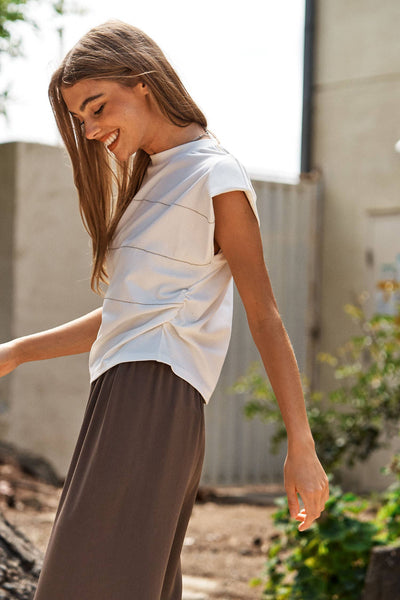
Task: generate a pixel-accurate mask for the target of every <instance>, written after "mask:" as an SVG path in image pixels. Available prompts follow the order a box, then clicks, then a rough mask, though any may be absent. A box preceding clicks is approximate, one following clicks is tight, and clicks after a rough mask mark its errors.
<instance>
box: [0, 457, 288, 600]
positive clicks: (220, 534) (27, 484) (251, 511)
mask: <svg viewBox="0 0 400 600" xmlns="http://www.w3.org/2000/svg"><path fill="white" fill-rule="evenodd" d="M60 493H61V490H60V489H59V488H54V487H53V486H50V485H47V484H44V483H41V482H39V481H38V480H36V479H34V478H33V477H30V476H28V475H25V474H23V473H22V472H21V471H20V470H19V469H18V468H17V467H15V466H13V465H7V464H6V465H0V510H1V511H2V512H3V514H4V516H5V517H6V519H7V520H8V521H10V522H11V523H12V524H14V525H15V526H17V527H18V528H19V529H20V530H21V531H22V532H23V533H24V534H25V535H26V537H28V538H29V539H30V540H31V541H32V542H33V543H34V544H35V545H36V546H37V547H39V548H40V549H41V550H42V551H43V552H44V550H45V548H46V545H47V540H48V537H49V534H50V530H51V526H52V523H53V519H54V515H55V511H56V508H57V505H58V500H59V497H60ZM279 493H282V489H280V488H278V487H268V488H267V487H260V486H259V487H248V488H216V489H214V488H213V489H212V490H211V489H204V488H201V490H200V493H199V501H198V502H197V503H196V505H195V507H194V510H193V514H192V519H191V522H190V524H189V529H188V532H187V536H186V539H185V544H184V548H183V553H182V568H183V573H184V575H185V576H189V579H190V578H191V577H194V578H197V577H202V578H207V579H208V580H209V583H210V588H209V589H208V590H207V596H208V597H209V598H219V599H224V600H255V599H258V600H259V599H260V597H261V590H260V588H251V587H250V586H249V580H250V579H252V578H254V577H258V576H260V574H261V573H262V571H263V567H264V563H265V554H266V550H267V548H268V545H269V541H270V538H271V536H272V535H274V533H276V532H275V531H274V528H273V524H272V519H271V515H272V513H273V512H274V510H275V507H274V505H273V498H274V497H275V496H276V495H277V494H279Z"/></svg>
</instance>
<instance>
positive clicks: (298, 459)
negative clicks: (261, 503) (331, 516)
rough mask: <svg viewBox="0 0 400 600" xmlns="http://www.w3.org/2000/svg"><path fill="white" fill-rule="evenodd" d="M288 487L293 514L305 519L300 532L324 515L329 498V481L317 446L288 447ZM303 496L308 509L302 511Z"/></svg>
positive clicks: (302, 520) (290, 508)
mask: <svg viewBox="0 0 400 600" xmlns="http://www.w3.org/2000/svg"><path fill="white" fill-rule="evenodd" d="M284 478H285V489H286V494H287V498H288V503H289V510H290V515H291V517H292V518H293V519H296V520H297V521H301V522H300V525H299V531H304V530H306V529H308V528H309V527H310V526H311V525H312V523H313V522H314V521H315V519H318V517H319V516H320V515H321V512H322V511H323V510H324V508H325V503H326V501H327V500H328V498H329V482H328V478H327V476H326V474H325V471H324V469H323V468H322V466H321V463H320V462H319V460H318V456H317V454H316V452H315V450H314V449H307V450H294V449H290V448H289V450H288V453H287V457H286V461H285V468H284ZM298 494H299V495H300V497H301V499H302V501H303V504H304V508H303V509H302V510H300V505H299V498H298Z"/></svg>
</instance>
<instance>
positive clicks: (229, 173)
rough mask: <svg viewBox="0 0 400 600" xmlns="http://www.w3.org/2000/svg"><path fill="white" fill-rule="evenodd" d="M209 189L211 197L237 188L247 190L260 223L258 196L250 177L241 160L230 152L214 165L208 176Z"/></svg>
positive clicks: (246, 192) (250, 202)
mask: <svg viewBox="0 0 400 600" xmlns="http://www.w3.org/2000/svg"><path fill="white" fill-rule="evenodd" d="M208 189H209V193H210V196H211V198H213V197H214V196H218V194H224V193H226V192H234V191H235V190H241V191H243V192H245V194H246V196H247V200H248V201H249V204H250V206H251V208H252V209H253V212H254V214H255V216H256V219H257V221H258V224H259V225H260V218H259V216H258V211H257V204H256V199H257V197H256V193H255V191H254V188H253V186H252V184H251V180H250V177H249V176H248V174H247V173H246V170H245V169H244V167H243V166H242V165H241V164H240V162H239V161H238V160H237V159H236V158H234V157H233V156H232V155H230V154H228V155H227V156H225V157H223V158H222V159H221V160H219V161H218V162H217V163H216V164H214V165H213V167H212V169H211V171H210V173H209V177H208Z"/></svg>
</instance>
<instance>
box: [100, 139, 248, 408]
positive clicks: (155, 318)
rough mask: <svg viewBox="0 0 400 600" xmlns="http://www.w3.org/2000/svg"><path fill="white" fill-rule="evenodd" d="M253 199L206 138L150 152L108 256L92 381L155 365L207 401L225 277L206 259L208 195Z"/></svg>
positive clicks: (215, 369)
mask: <svg viewBox="0 0 400 600" xmlns="http://www.w3.org/2000/svg"><path fill="white" fill-rule="evenodd" d="M233 190H243V191H245V192H246V195H247V198H248V200H249V203H250V205H251V207H252V208H253V210H254V212H255V214H256V216H257V219H258V215H257V209H256V196H255V192H254V190H253V187H252V185H251V182H250V179H249V177H248V175H247V174H246V172H245V170H244V169H243V167H242V166H241V165H240V164H239V162H238V161H237V160H236V159H235V158H234V157H233V156H232V155H230V154H229V153H228V152H227V151H226V150H225V149H223V148H222V147H221V146H219V145H218V144H217V143H216V141H215V140H214V139H209V138H206V139H201V140H197V141H193V142H189V143H186V144H182V145H180V146H175V147H174V148H170V149H169V150H165V151H164V152H159V153H158V154H153V155H152V156H151V163H150V165H149V167H148V170H147V173H146V176H145V178H144V181H143V184H142V186H141V188H140V190H139V191H138V193H137V194H136V195H135V196H134V198H133V199H132V202H131V203H130V205H129V206H128V208H127V209H126V211H125V213H124V214H123V216H122V218H121V220H120V222H119V224H118V227H117V230H116V233H115V236H114V239H113V241H112V244H111V247H110V249H109V252H108V255H107V271H108V275H109V279H110V284H109V287H108V290H107V294H106V296H105V299H104V304H103V313H102V323H101V327H100V329H99V333H98V336H97V339H96V341H95V342H94V344H93V346H92V350H91V352H90V357H89V368H90V376H91V381H93V380H95V379H96V378H97V377H99V375H101V374H102V373H103V372H104V371H106V370H107V369H109V368H110V367H113V366H114V365H116V364H118V363H121V362H130V361H138V360H157V361H160V362H163V363H167V364H168V365H170V366H171V368H172V370H173V371H174V372H175V373H176V374H177V375H179V376H180V377H182V378H183V379H185V380H186V381H188V382H189V383H190V384H191V385H192V386H193V387H195V388H196V389H197V390H198V391H199V392H200V393H201V395H202V396H203V398H204V400H205V401H206V402H208V400H209V398H210V396H211V394H212V392H213V391H214V388H215V386H216V384H217V381H218V377H219V375H220V372H221V369H222V365H223V362H224V360H225V356H226V352H227V350H228V345H229V339H230V335H231V327H232V275H231V271H230V268H229V266H228V263H227V261H226V259H225V257H224V255H223V253H222V252H221V251H220V252H218V254H216V255H214V226H215V218H214V210H213V202H212V197H213V196H216V195H218V194H222V193H223V192H228V191H233Z"/></svg>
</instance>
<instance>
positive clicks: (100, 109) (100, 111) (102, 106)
mask: <svg viewBox="0 0 400 600" xmlns="http://www.w3.org/2000/svg"><path fill="white" fill-rule="evenodd" d="M103 108H104V104H102V105H101V106H100V108H99V109H98V110H95V112H94V114H95V115H96V116H97V115H100V114H101V113H102V112H103Z"/></svg>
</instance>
